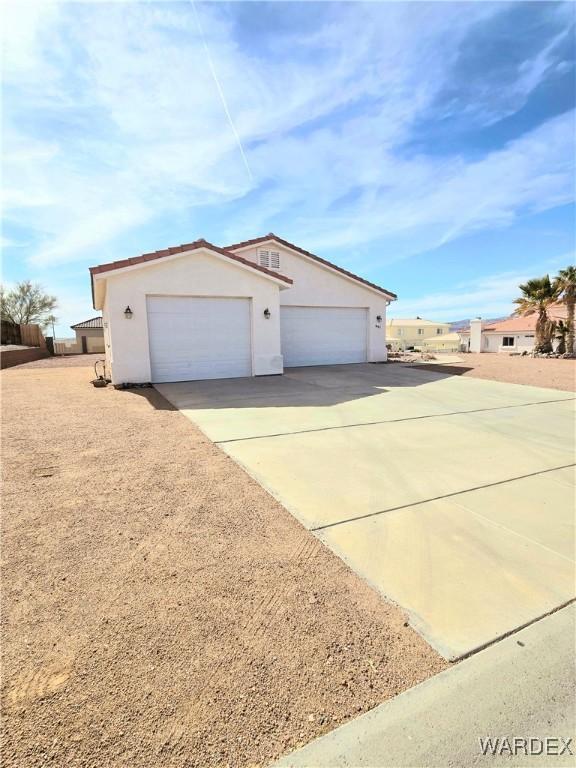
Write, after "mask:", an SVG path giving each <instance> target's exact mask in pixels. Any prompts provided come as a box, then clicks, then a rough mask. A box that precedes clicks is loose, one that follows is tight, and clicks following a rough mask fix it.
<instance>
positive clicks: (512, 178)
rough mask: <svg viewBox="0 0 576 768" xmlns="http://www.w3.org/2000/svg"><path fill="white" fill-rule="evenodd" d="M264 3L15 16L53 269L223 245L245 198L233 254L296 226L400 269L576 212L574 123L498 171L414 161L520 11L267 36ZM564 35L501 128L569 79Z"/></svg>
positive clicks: (13, 158) (533, 69)
mask: <svg viewBox="0 0 576 768" xmlns="http://www.w3.org/2000/svg"><path fill="white" fill-rule="evenodd" d="M245 5H246V7H243V14H244V15H243V14H242V13H240V12H237V9H236V7H235V4H231V5H226V6H224V5H222V6H221V5H220V4H218V3H216V4H198V5H197V9H198V22H199V24H200V26H199V25H198V23H197V21H196V19H195V17H194V7H195V6H192V5H191V4H190V3H177V4H172V3H161V2H156V3H102V4H100V3H91V4H84V3H62V4H59V3H55V2H51V1H50V0H46V2H44V1H43V2H39V3H26V4H19V3H16V2H13V3H10V4H9V17H10V18H9V22H10V23H8V24H7V25H6V28H7V29H8V30H9V34H8V35H7V41H6V42H7V46H8V48H7V55H6V59H5V67H4V75H3V77H4V81H5V86H6V88H7V90H6V94H7V96H6V104H7V106H8V109H7V117H6V120H7V125H6V130H5V134H4V145H5V151H6V156H7V160H6V163H5V168H4V176H5V192H6V194H5V209H6V215H7V221H8V222H9V223H11V224H14V225H16V226H18V227H19V228H23V229H26V230H29V231H30V232H32V233H33V235H34V237H33V238H31V239H33V240H34V242H35V243H36V247H35V249H34V250H33V251H31V252H28V256H29V259H30V261H31V263H32V264H33V265H35V266H37V267H47V266H51V265H54V264H62V263H67V262H74V261H85V260H86V259H87V258H94V257H96V256H97V257H98V258H99V259H100V258H101V259H105V258H107V257H108V256H114V257H116V256H117V255H118V254H117V253H116V252H115V251H114V249H115V248H117V247H118V246H117V244H118V243H119V242H121V237H122V235H123V234H125V233H127V232H129V231H130V230H131V229H134V228H135V227H142V226H144V225H146V224H149V223H150V222H154V221H162V222H166V221H169V220H170V218H171V217H175V216H178V215H181V214H182V213H183V212H185V213H186V214H187V215H189V217H190V221H191V224H195V225H196V226H197V227H198V230H197V231H191V232H190V234H189V236H190V237H193V236H197V235H201V234H205V232H204V230H203V229H202V223H203V221H205V220H206V217H207V215H208V214H209V212H210V211H211V208H212V207H213V206H222V205H225V204H228V203H230V202H231V201H236V203H237V205H236V207H235V208H234V209H233V210H230V209H228V210H227V215H226V220H225V221H223V222H222V223H221V239H222V240H223V241H225V240H227V239H237V238H239V237H242V236H245V235H246V236H249V235H252V234H254V233H255V232H256V233H257V232H259V231H261V230H263V231H268V230H270V229H271V228H278V229H279V230H280V231H282V233H283V234H285V235H286V236H290V237H291V238H293V239H296V240H300V241H302V242H303V243H305V244H306V245H307V246H308V247H311V248H317V249H319V250H324V249H329V250H334V249H349V248H350V247H352V246H358V245H361V244H367V243H370V242H376V241H377V242H378V243H379V246H380V248H381V250H380V251H379V253H378V258H379V259H380V260H381V261H382V260H383V261H386V260H393V259H398V258H402V257H403V256H405V255H407V254H413V253H415V252H418V251H421V250H427V249H430V248H433V247H435V246H438V245H441V244H443V243H446V242H448V241H450V240H452V239H455V238H458V237H461V236H462V235H464V234H467V233H469V232H472V231H475V230H479V229H482V228H493V227H502V226H507V225H509V224H510V223H511V222H513V221H514V220H515V218H516V217H517V216H518V215H519V214H521V213H525V212H532V211H538V210H545V209H547V208H550V207H553V206H556V205H560V204H562V203H564V202H566V201H567V200H569V199H571V197H572V193H573V188H572V187H573V183H572V177H571V173H572V169H571V160H570V147H571V146H572V143H573V133H574V122H573V115H572V114H567V115H563V116H560V117H558V118H555V119H553V120H548V121H546V122H543V124H542V125H540V126H539V127H538V128H536V129H534V130H532V131H530V132H529V133H527V134H525V135H523V136H520V137H518V138H516V139H515V140H511V141H509V142H508V143H507V145H506V146H504V147H498V148H496V149H492V150H486V151H484V152H483V153H482V155H481V156H478V155H476V156H474V157H467V156H465V155H463V154H461V153H453V154H448V155H443V156H442V155H438V154H436V153H434V152H429V153H427V152H425V151H421V152H420V154H418V155H416V156H410V155H408V154H407V153H406V151H405V147H406V142H407V141H408V139H409V138H410V135H411V131H412V129H413V126H414V125H415V123H416V122H417V121H420V122H421V121H422V120H423V119H426V117H429V118H430V119H432V118H434V119H438V114H439V111H441V107H440V106H439V100H440V102H442V99H441V97H442V94H443V93H444V91H445V90H446V89H447V88H452V89H453V88H454V86H453V73H454V68H455V67H457V66H458V63H459V61H460V60H461V57H462V51H463V50H467V48H468V46H470V45H471V42H472V41H473V40H474V35H475V34H476V33H477V30H481V29H484V27H485V25H487V24H494V23H497V22H498V18H499V16H500V14H503V13H505V12H506V9H507V8H509V6H505V5H503V4H492V3H475V4H472V3H468V4H458V3H455V4H452V3H448V4H435V3H432V4H429V5H428V4H420V3H418V4H412V3H405V4H380V3H377V4H366V5H359V4H356V3H351V4H340V3H336V4H297V5H294V7H293V10H292V13H293V14H303V16H302V18H301V20H300V23H299V24H293V26H290V25H288V24H286V25H285V26H282V24H281V23H276V24H271V25H270V26H269V28H268V29H263V28H262V29H260V28H258V29H257V30H256V31H254V29H253V27H254V25H255V23H256V21H255V18H256V17H255V16H254V14H256V13H257V11H258V12H260V13H263V12H264V6H262V7H261V8H260V10H259V9H257V8H256V7H255V6H253V11H251V10H250V5H251V4H249V3H248V4H245ZM280 5H284V4H280ZM270 12H271V11H270ZM251 13H252V14H253V15H250V14H251ZM274 13H280V11H278V10H275V11H274ZM554 13H555V14H556V13H558V14H560V11H554ZM562 13H564V11H562ZM276 21H277V20H276ZM562 23H564V22H563V21H562V20H560V21H558V22H557V24H556V27H554V26H552V27H551V28H550V30H549V32H548V34H547V35H546V36H545V37H543V39H542V41H541V44H540V45H539V47H536V48H534V49H533V50H532V49H531V50H530V51H528V52H527V53H526V55H525V56H524V57H523V58H521V59H520V60H519V61H518V62H517V66H516V70H515V72H514V73H513V75H509V76H507V78H506V79H503V80H502V82H501V83H500V86H499V88H498V105H499V106H498V110H499V114H505V113H506V111H507V110H508V111H511V110H514V109H517V108H519V107H520V106H521V104H522V103H523V100H525V99H526V97H527V94H529V93H530V92H531V91H533V90H534V89H535V88H537V87H538V85H539V84H540V83H541V82H542V81H543V80H544V79H545V78H546V77H547V76H548V75H549V72H550V71H551V70H552V69H553V68H554V65H555V64H558V63H559V59H558V56H559V54H558V53H557V51H558V46H559V45H560V43H561V41H562V39H563V36H564V34H565V32H564V30H563V28H562V26H561V24H562ZM559 24H560V26H558V25H559ZM203 31H204V34H203ZM246 36H248V40H247V39H246ZM352 40H353V41H354V44H353V45H351V44H350V41H352ZM206 51H208V53H209V57H208V58H207V55H206ZM478 77H479V78H481V75H478ZM491 78H494V72H493V71H491V72H490V73H486V74H485V76H484V80H481V83H482V84H483V85H485V84H486V83H490V82H493V80H491ZM475 92H476V93H484V92H483V91H482V88H481V87H480V85H478V87H477V88H476V91H475ZM519 94H520V96H519ZM456 103H457V104H458V105H459V107H458V108H459V109H461V110H462V112H463V113H469V114H471V115H474V114H475V107H476V106H477V104H480V103H482V104H485V99H484V96H482V98H479V99H478V100H477V104H476V102H474V98H473V95H472V96H471V95H469V94H468V92H467V89H466V88H462V89H461V92H460V93H459V94H458V99H456V100H454V99H452V101H451V104H452V108H454V104H456ZM449 108H450V105H445V111H446V113H447V112H448V111H449ZM482 109H484V107H482ZM493 118H494V116H492V117H490V118H489V117H487V115H486V114H485V109H484V114H483V117H482V120H484V121H485V122H486V120H489V119H493ZM247 169H248V171H249V173H247ZM158 245H163V243H158Z"/></svg>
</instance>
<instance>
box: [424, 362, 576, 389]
mask: <svg viewBox="0 0 576 768" xmlns="http://www.w3.org/2000/svg"><path fill="white" fill-rule="evenodd" d="M436 357H437V358H438V366H436V364H434V367H435V368H437V369H438V370H441V371H445V372H446V373H453V374H456V375H461V376H472V377H474V378H476V379H492V380H493V381H503V382H507V383H509V384H530V385H531V386H533V387H547V388H549V389H562V390H565V391H567V392H574V391H576V360H560V359H557V358H550V359H547V358H543V357H521V356H516V355H502V354H475V353H473V352H472V353H467V354H463V355H460V357H461V362H459V363H452V362H451V363H449V364H446V365H442V362H441V360H442V355H436ZM430 365H431V364H430V363H428V364H426V366H425V367H426V368H429V367H430Z"/></svg>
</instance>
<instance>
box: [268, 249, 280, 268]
mask: <svg viewBox="0 0 576 768" xmlns="http://www.w3.org/2000/svg"><path fill="white" fill-rule="evenodd" d="M270 269H280V253H279V252H278V251H270Z"/></svg>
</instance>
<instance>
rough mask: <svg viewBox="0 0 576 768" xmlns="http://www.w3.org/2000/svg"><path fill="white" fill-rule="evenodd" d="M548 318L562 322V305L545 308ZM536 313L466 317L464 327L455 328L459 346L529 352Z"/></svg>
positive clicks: (563, 306)
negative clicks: (467, 323) (496, 317)
mask: <svg viewBox="0 0 576 768" xmlns="http://www.w3.org/2000/svg"><path fill="white" fill-rule="evenodd" d="M548 316H549V317H550V319H551V320H553V321H555V322H558V321H559V320H563V321H564V322H566V319H567V317H568V315H567V311H566V305H564V304H554V305H553V306H551V307H550V308H549V310H548ZM536 320H537V315H536V314H533V315H527V316H524V317H516V316H514V315H512V316H511V317H507V318H506V319H505V320H500V321H497V322H490V323H484V322H483V321H482V318H480V317H478V318H476V319H475V320H471V321H470V326H469V327H468V328H463V329H462V330H460V331H459V335H460V338H461V340H462V348H463V349H464V350H466V351H468V352H507V353H509V354H510V353H522V352H532V350H533V349H534V344H535V339H536Z"/></svg>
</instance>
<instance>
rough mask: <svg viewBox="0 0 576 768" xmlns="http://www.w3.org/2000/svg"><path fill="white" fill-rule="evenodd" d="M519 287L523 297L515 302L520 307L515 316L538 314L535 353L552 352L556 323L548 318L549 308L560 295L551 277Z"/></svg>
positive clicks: (529, 281)
mask: <svg viewBox="0 0 576 768" xmlns="http://www.w3.org/2000/svg"><path fill="white" fill-rule="evenodd" d="M518 287H519V288H520V290H521V291H522V296H520V298H518V299H515V300H514V304H517V305H518V309H517V310H516V311H515V312H514V314H515V315H523V316H528V315H534V314H537V315H538V317H537V318H536V345H535V347H534V351H535V352H552V336H553V334H554V323H553V322H551V321H550V318H549V317H548V308H549V307H550V306H551V305H552V304H554V303H555V302H556V300H557V298H558V293H557V290H556V288H555V286H554V285H553V284H552V283H551V282H550V276H549V275H545V276H544V277H534V278H532V280H528V281H527V282H526V283H524V284H523V285H519V286H518Z"/></svg>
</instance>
